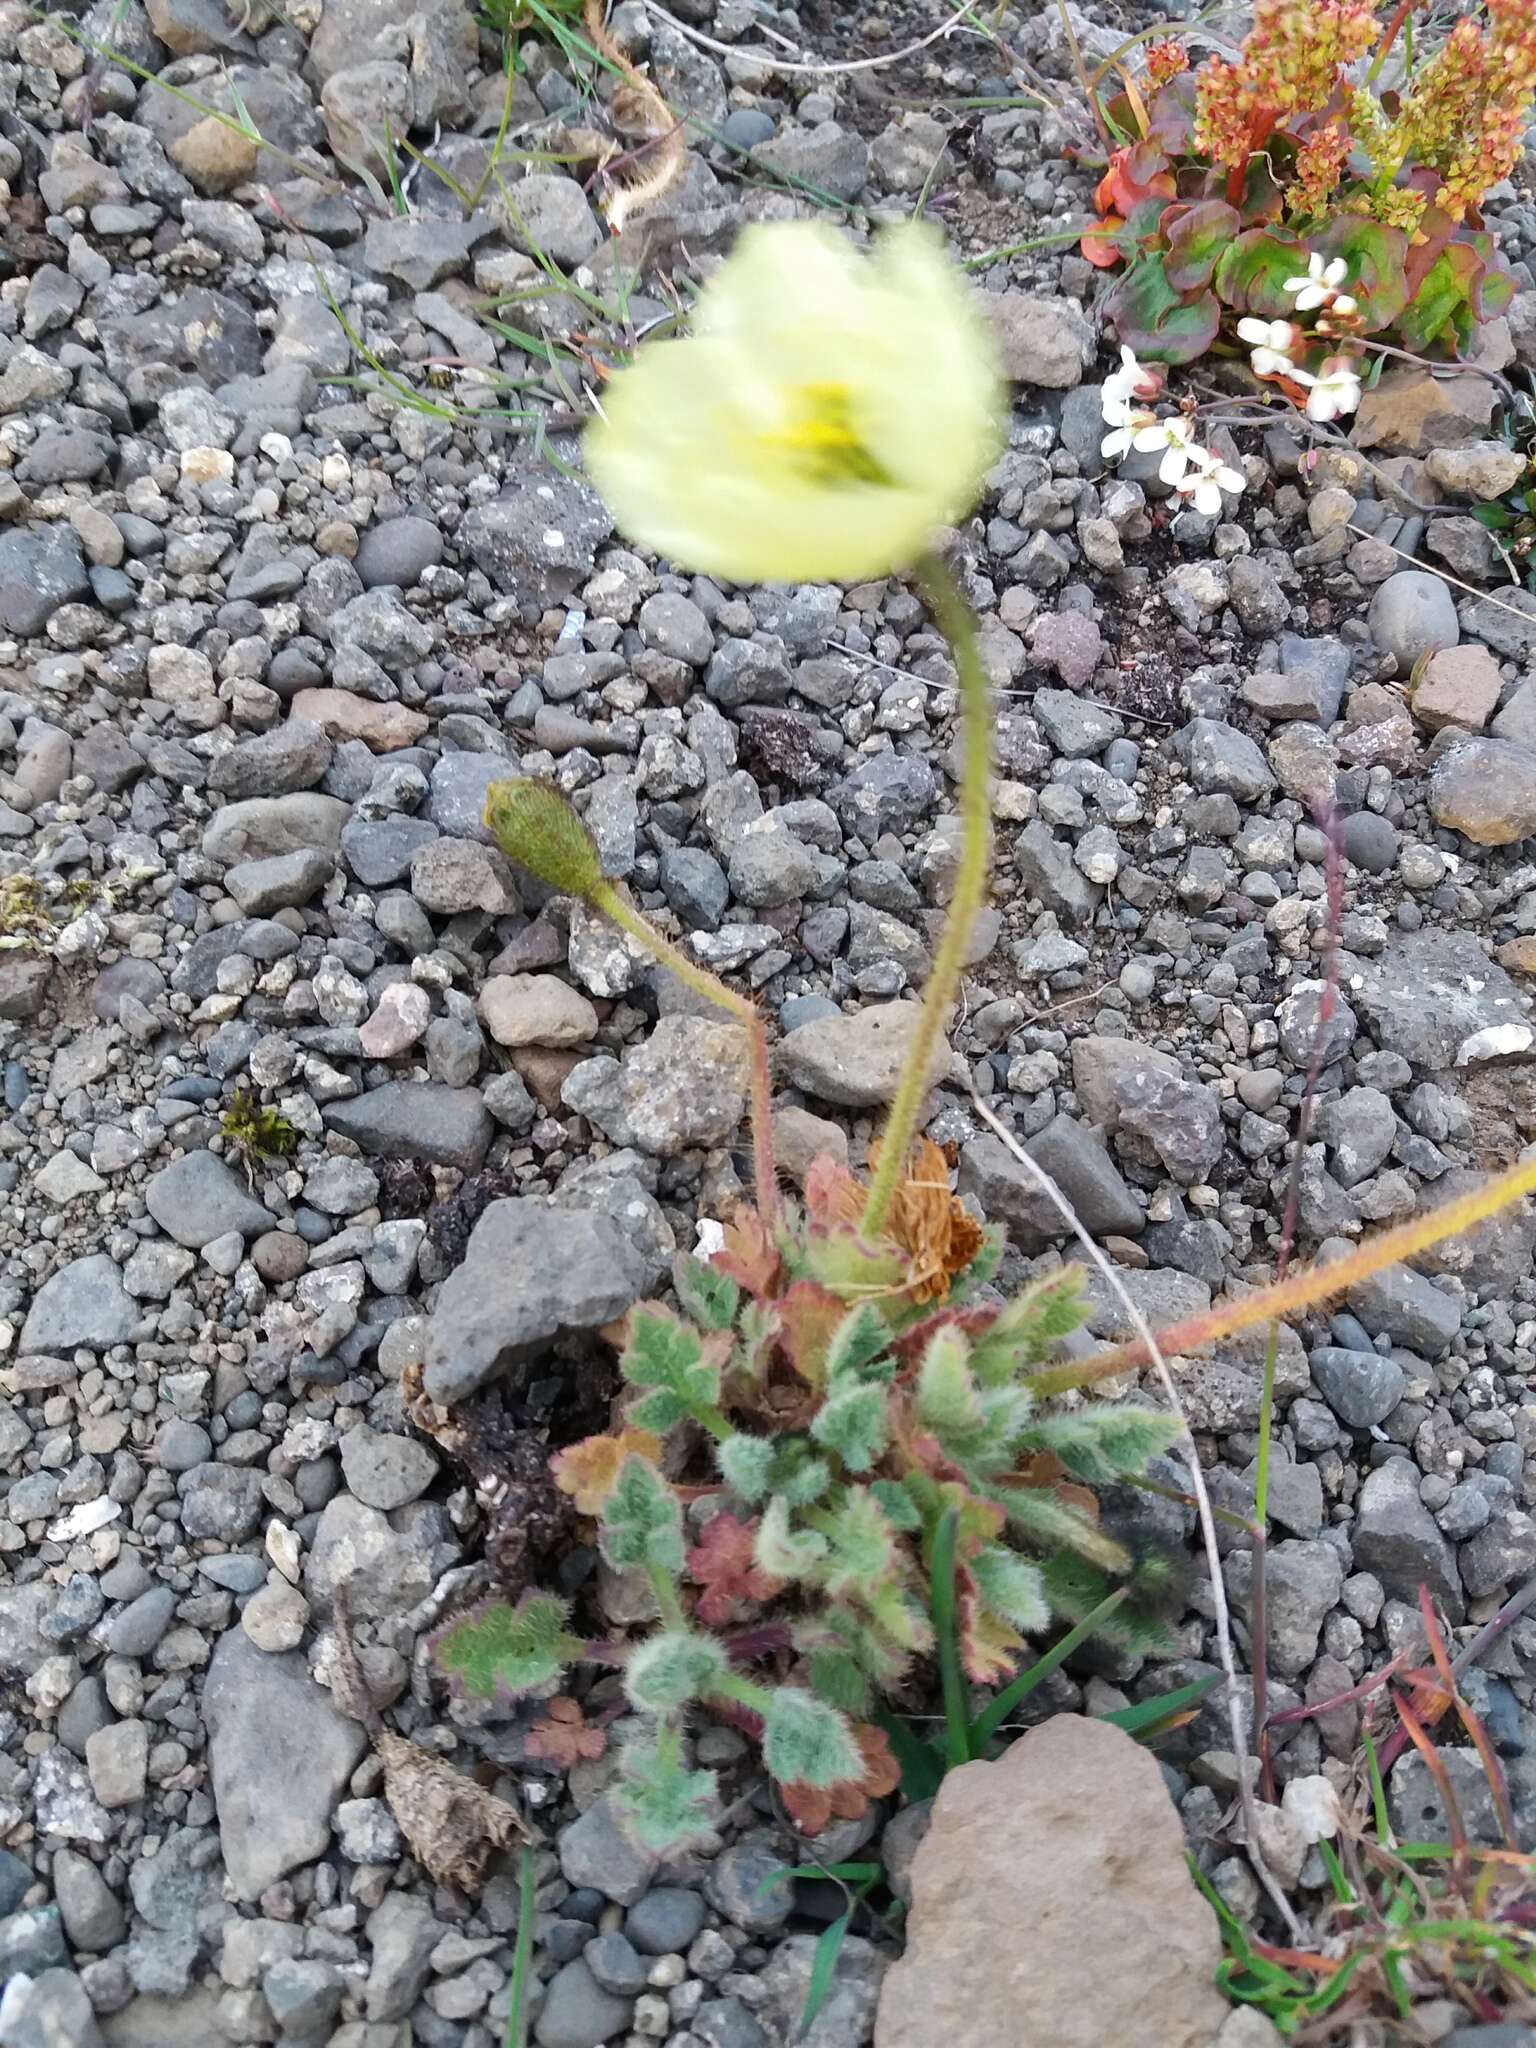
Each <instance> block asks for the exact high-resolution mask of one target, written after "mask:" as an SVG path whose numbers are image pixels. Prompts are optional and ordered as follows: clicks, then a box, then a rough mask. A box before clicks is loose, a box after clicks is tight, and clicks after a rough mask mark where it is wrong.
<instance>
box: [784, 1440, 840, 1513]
mask: <svg viewBox="0 0 1536 2048" xmlns="http://www.w3.org/2000/svg"><path fill="white" fill-rule="evenodd" d="M831 1484H832V1470H831V1467H830V1466H829V1465H828V1463H827V1461H826V1459H825V1458H818V1457H817V1456H816V1454H815V1452H814V1451H813V1450H812V1449H811V1447H810V1445H809V1444H808V1443H807V1442H806V1441H805V1439H804V1438H803V1437H793V1436H792V1437H786V1438H785V1439H784V1441H783V1442H782V1443H781V1444H780V1445H779V1453H778V1456H777V1457H776V1458H775V1460H774V1465H773V1483H772V1489H771V1490H772V1491H773V1492H774V1493H777V1494H780V1495H782V1496H783V1499H784V1502H785V1504H786V1506H788V1507H792V1508H808V1507H811V1506H813V1505H814V1504H815V1503H816V1502H817V1501H819V1500H820V1499H821V1498H822V1496H823V1495H824V1494H825V1493H826V1490H827V1488H828V1487H829V1486H830V1485H831Z"/></svg>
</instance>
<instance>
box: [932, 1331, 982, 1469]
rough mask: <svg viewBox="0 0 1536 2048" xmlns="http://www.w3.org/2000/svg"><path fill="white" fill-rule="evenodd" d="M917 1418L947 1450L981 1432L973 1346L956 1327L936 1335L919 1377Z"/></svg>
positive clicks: (935, 1333)
mask: <svg viewBox="0 0 1536 2048" xmlns="http://www.w3.org/2000/svg"><path fill="white" fill-rule="evenodd" d="M917 1415H918V1420H919V1421H920V1422H921V1423H922V1424H923V1425H924V1427H925V1428H927V1429H931V1430H932V1431H933V1433H934V1435H935V1436H937V1437H938V1439H939V1441H940V1443H942V1444H944V1445H945V1446H946V1447H949V1446H950V1445H953V1444H955V1443H958V1442H970V1441H971V1440H973V1439H974V1438H975V1437H976V1436H977V1435H978V1434H979V1433H980V1431H981V1428H982V1424H983V1420H984V1418H983V1415H982V1408H981V1397H980V1394H979V1393H978V1391H977V1387H976V1382H975V1380H974V1379H973V1378H972V1377H971V1365H970V1344H969V1342H968V1341H967V1339H966V1335H965V1332H964V1331H963V1330H961V1329H959V1328H957V1326H956V1325H955V1324H953V1323H946V1324H944V1325H943V1326H942V1327H941V1328H940V1329H937V1330H935V1331H934V1333H933V1335H932V1337H930V1338H929V1340H928V1346H927V1349H926V1350H925V1351H924V1353H923V1361H922V1364H921V1365H920V1366H919V1368H918V1375H917Z"/></svg>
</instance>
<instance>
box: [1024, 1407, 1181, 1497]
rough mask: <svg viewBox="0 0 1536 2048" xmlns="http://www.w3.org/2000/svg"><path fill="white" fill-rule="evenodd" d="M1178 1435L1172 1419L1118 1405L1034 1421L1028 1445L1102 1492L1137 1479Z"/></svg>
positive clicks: (1155, 1411) (1157, 1412) (1057, 1413)
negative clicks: (1054, 1458)
mask: <svg viewBox="0 0 1536 2048" xmlns="http://www.w3.org/2000/svg"><path fill="white" fill-rule="evenodd" d="M1180 1430H1181V1425H1180V1422H1179V1419H1178V1417H1177V1416H1176V1415H1169V1414H1167V1413H1165V1412H1164V1411H1162V1410H1160V1409H1156V1408H1141V1407H1135V1406H1132V1405H1130V1404H1127V1405H1125V1406H1120V1405H1118V1404H1117V1405H1114V1406H1108V1405H1106V1406H1096V1407H1091V1408H1090V1407H1084V1408H1071V1409H1061V1410H1057V1411H1055V1412H1054V1413H1052V1414H1049V1415H1041V1416H1037V1417H1036V1418H1035V1420H1034V1421H1033V1422H1032V1423H1031V1424H1030V1426H1029V1430H1028V1432H1027V1436H1026V1441H1027V1442H1028V1443H1029V1445H1030V1446H1031V1448H1032V1449H1035V1450H1042V1451H1051V1452H1053V1453H1054V1454H1055V1455H1056V1456H1057V1457H1058V1458H1059V1459H1060V1460H1061V1462H1062V1464H1063V1465H1065V1466H1066V1468H1067V1470H1068V1471H1069V1472H1070V1473H1071V1474H1072V1475H1073V1477H1074V1478H1077V1479H1086V1480H1088V1481H1089V1482H1090V1483H1092V1484H1094V1485H1099V1486H1103V1485H1108V1484H1110V1483H1112V1482H1113V1481H1114V1480H1116V1479H1126V1478H1131V1477H1135V1476H1138V1475H1139V1474H1140V1473H1141V1472H1143V1471H1144V1470H1145V1469H1146V1465H1147V1461H1148V1460H1149V1459H1151V1458H1155V1457H1156V1456H1157V1454H1158V1452H1159V1451H1165V1450H1167V1448H1168V1446H1169V1445H1170V1444H1171V1443H1173V1442H1174V1441H1175V1440H1176V1439H1177V1438H1178V1436H1179V1434H1180Z"/></svg>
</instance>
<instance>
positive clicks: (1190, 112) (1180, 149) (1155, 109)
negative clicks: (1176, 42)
mask: <svg viewBox="0 0 1536 2048" xmlns="http://www.w3.org/2000/svg"><path fill="white" fill-rule="evenodd" d="M1195 92H1196V87H1195V74H1194V73H1193V72H1192V71H1180V72H1179V73H1177V74H1176V76H1174V77H1173V78H1170V79H1169V80H1168V82H1167V84H1166V85H1163V86H1160V87H1159V88H1158V90H1157V91H1156V92H1155V93H1154V94H1153V95H1152V97H1151V99H1150V100H1148V102H1147V140H1148V141H1149V142H1155V143H1156V144H1157V145H1158V147H1159V148H1160V149H1163V150H1165V151H1166V152H1167V154H1168V155H1169V156H1184V155H1186V154H1187V153H1188V151H1189V148H1190V145H1191V144H1192V143H1193V141H1194V133H1195Z"/></svg>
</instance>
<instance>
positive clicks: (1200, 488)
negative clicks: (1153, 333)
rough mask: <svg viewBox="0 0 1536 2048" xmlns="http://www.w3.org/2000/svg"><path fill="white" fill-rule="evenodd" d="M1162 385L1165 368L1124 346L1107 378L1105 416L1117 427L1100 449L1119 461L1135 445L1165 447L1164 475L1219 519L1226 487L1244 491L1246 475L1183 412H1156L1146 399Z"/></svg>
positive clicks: (1143, 450) (1144, 450)
mask: <svg viewBox="0 0 1536 2048" xmlns="http://www.w3.org/2000/svg"><path fill="white" fill-rule="evenodd" d="M1161 388H1162V372H1161V371H1159V370H1156V369H1150V368H1146V367H1144V366H1143V365H1142V364H1140V363H1138V362H1137V360H1136V358H1135V356H1134V354H1133V353H1132V352H1131V350H1130V349H1128V348H1122V349H1121V351H1120V367H1119V369H1118V370H1115V371H1113V372H1111V374H1110V375H1109V376H1108V377H1106V378H1105V380H1104V392H1103V405H1104V422H1105V425H1106V426H1108V427H1111V428H1112V429H1113V432H1112V433H1109V434H1106V435H1105V437H1104V440H1103V443H1102V444H1101V446H1100V449H1099V453H1100V454H1101V455H1102V456H1103V457H1104V459H1105V461H1106V462H1118V461H1119V460H1120V458H1121V456H1123V455H1127V454H1129V453H1130V451H1131V450H1132V449H1133V448H1134V449H1135V450H1136V452H1137V453H1138V454H1139V455H1146V454H1150V453H1151V452H1153V451H1154V450H1156V449H1161V450H1162V453H1163V459H1162V461H1161V462H1160V463H1159V464H1158V465H1157V473H1158V476H1159V477H1160V478H1161V479H1162V481H1163V482H1164V483H1165V484H1168V485H1170V486H1171V487H1172V488H1173V489H1174V490H1175V491H1177V493H1178V494H1179V496H1180V497H1181V498H1185V499H1188V500H1189V501H1190V503H1192V504H1193V506H1194V508H1195V510H1196V511H1197V512H1203V513H1205V514H1206V516H1207V517H1208V518H1211V519H1218V518H1220V516H1221V509H1222V507H1221V494H1222V492H1223V491H1231V492H1233V493H1236V492H1238V491H1241V490H1242V489H1243V488H1244V487H1245V485H1246V483H1247V479H1246V477H1244V476H1243V474H1242V472H1241V471H1240V470H1236V469H1233V468H1231V467H1230V466H1229V465H1228V464H1227V463H1225V462H1223V461H1222V459H1221V457H1220V456H1219V455H1217V454H1216V453H1215V452H1214V451H1213V450H1212V449H1209V448H1202V447H1201V446H1200V444H1199V442H1198V441H1196V439H1195V437H1194V433H1193V430H1192V429H1191V427H1190V424H1189V422H1188V421H1187V420H1186V419H1185V418H1184V416H1183V415H1182V414H1181V413H1173V414H1171V415H1170V416H1169V417H1168V418H1167V419H1159V418H1158V416H1157V414H1156V413H1155V412H1153V411H1152V410H1151V409H1150V407H1149V405H1148V403H1147V401H1148V400H1149V399H1151V398H1155V397H1156V396H1157V393H1158V391H1159V390H1160V389H1161Z"/></svg>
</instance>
